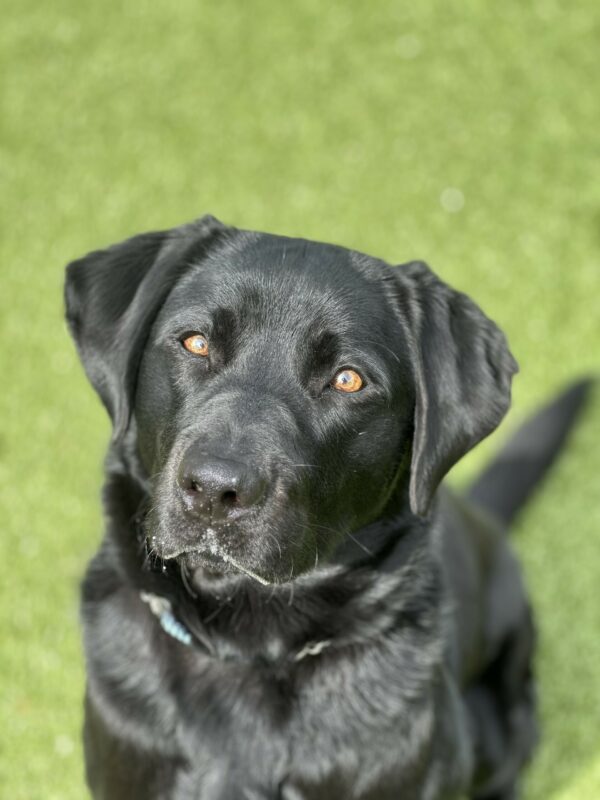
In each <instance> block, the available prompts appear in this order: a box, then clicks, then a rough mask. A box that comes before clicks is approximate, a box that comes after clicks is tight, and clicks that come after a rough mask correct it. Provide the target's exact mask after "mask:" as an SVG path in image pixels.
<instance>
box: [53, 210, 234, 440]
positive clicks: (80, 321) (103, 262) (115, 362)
mask: <svg viewBox="0 0 600 800" xmlns="http://www.w3.org/2000/svg"><path fill="white" fill-rule="evenodd" d="M227 230H228V229H227V227H226V226H225V225H223V224H222V223H221V222H219V221H218V220H216V219H215V218H214V217H210V216H205V217H202V218H201V219H199V220H196V221H195V222H191V223H189V224H187V225H182V226H181V227H179V228H173V229H171V230H167V231H156V232H153V233H143V234H140V235H139V236H134V237H133V238H132V239H127V241H125V242H121V243H120V244H115V245H113V246H112V247H108V248H107V249H106V250H96V251H94V252H92V253H89V254H88V255H87V256H84V257H83V258H80V259H79V260H78V261H73V262H72V263H71V264H69V265H68V266H67V275H66V283H65V303H66V310H67V322H68V324H69V328H70V331H71V334H72V335H73V338H74V339H75V343H76V345H77V350H78V351H79V355H80V357H81V361H82V362H83V366H84V368H85V371H86V373H87V375H88V378H89V379H90V381H91V383H92V385H93V386H94V388H95V389H96V391H97V392H98V394H99V395H100V398H101V399H102V402H103V403H104V405H105V406H106V409H107V410H108V413H109V414H110V416H111V418H112V421H113V426H114V437H115V438H117V437H118V436H120V435H121V434H123V433H124V431H125V430H126V428H127V425H128V422H129V417H130V413H131V402H132V398H133V393H134V388H135V381H136V377H137V370H138V366H139V361H140V357H141V353H142V350H143V347H144V344H145V341H146V338H147V336H148V333H149V331H150V327H151V325H152V322H153V320H154V319H155V317H156V315H157V313H158V311H159V309H160V306H161V305H162V303H163V302H164V300H165V298H166V296H167V295H168V293H169V291H170V289H171V288H172V287H173V285H174V283H175V282H176V281H177V278H178V277H179V276H180V275H181V274H182V273H183V272H184V271H185V270H186V269H187V267H188V266H189V262H190V260H191V259H192V258H194V259H196V258H201V257H202V255H204V254H205V253H206V252H208V250H209V249H210V248H211V247H212V246H213V245H214V244H215V242H216V241H217V240H218V239H219V238H221V236H222V235H223V234H224V233H225V231H227Z"/></svg>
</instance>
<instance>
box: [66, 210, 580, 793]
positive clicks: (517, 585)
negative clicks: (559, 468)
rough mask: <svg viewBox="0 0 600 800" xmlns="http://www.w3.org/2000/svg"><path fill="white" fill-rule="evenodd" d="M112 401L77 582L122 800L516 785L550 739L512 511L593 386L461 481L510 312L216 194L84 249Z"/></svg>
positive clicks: (74, 304) (502, 392)
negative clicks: (240, 215)
mask: <svg viewBox="0 0 600 800" xmlns="http://www.w3.org/2000/svg"><path fill="white" fill-rule="evenodd" d="M66 302H67V317H68V321H69V325H70V329H71V331H72V333H73V336H74V338H75V341H76V343H77V347H78V349H79V353H80V355H81V359H82V361H83V364H84V366H85V369H86V371H87V374H88V376H89V378H90V380H91V382H92V384H93V385H94V387H95V388H96V390H97V391H98V393H99V395H100V397H101V398H102V400H103V402H104V404H105V406H106V408H107V409H108V412H109V413H110V416H111V418H112V420H113V423H114V436H113V439H112V442H111V445H110V449H109V453H108V457H107V462H106V470H107V481H106V486H105V490H104V503H105V511H106V517H107V528H108V529H107V533H106V537H105V539H104V541H103V543H102V546H101V548H100V551H99V552H98V554H97V555H96V557H95V558H94V559H93V561H92V562H91V564H90V566H89V569H88V572H87V575H86V578H85V581H84V585H83V622H84V629H85V650H86V656H87V669H88V689H87V698H86V721H85V754H86V765H87V778H88V782H89V785H90V788H91V791H92V794H93V796H94V797H95V798H105V800H136V799H139V800H142V798H143V800H150V799H151V798H157V799H158V798H161V799H163V798H164V799H166V798H173V800H191V798H200V799H201V800H259V798H260V799H261V800H275V798H280V799H281V800H301V798H306V800H308V799H309V798H310V799H311V800H318V799H319V800H337V799H338V798H339V799H340V800H350V799H351V798H352V799H354V800H359V799H360V800H367V798H368V799H369V800H397V799H398V798H403V800H412V799H413V798H414V800H417V799H418V800H427V799H429V800H438V799H439V798H458V797H464V796H465V795H468V796H469V797H474V798H480V799H482V798H486V799H487V800H492V798H495V799H497V800H509V798H514V797H515V796H516V788H515V787H516V782H517V779H518V775H519V772H520V770H521V767H522V766H523V764H524V763H525V762H526V761H527V759H528V758H529V756H530V754H531V751H532V748H533V746H534V743H535V740H536V724H535V708H534V706H535V701H534V688H533V683H532V671H531V659H532V651H533V647H534V636H533V626H532V618H531V612H530V608H529V604H528V601H527V597H526V594H525V592H524V589H523V585H522V582H521V577H520V574H519V569H518V565H517V563H516V561H515V558H514V556H513V554H512V553H511V550H510V548H509V546H508V543H507V539H506V535H505V528H506V527H507V525H508V523H509V522H510V521H511V519H512V517H513V515H514V513H515V512H516V511H517V509H518V508H519V506H520V505H521V504H522V502H523V501H524V500H525V498H526V496H527V495H528V494H529V492H530V490H531V489H532V488H533V486H534V485H535V483H536V482H537V481H538V479H539V478H540V477H541V474H542V472H543V471H544V469H545V467H546V466H547V465H548V463H549V462H550V460H551V458H552V456H553V455H554V453H555V452H556V451H557V450H558V448H559V445H560V443H561V441H562V439H563V438H564V436H565V435H566V432H567V430H568V428H569V426H570V425H571V423H572V420H573V419H574V417H575V415H576V412H577V409H578V407H579V406H580V405H581V402H582V399H583V396H584V394H585V389H586V387H585V386H584V385H583V384H581V385H579V386H577V387H575V388H574V389H572V390H571V391H569V392H567V393H566V394H565V395H563V396H562V397H561V398H559V400H558V401H556V402H555V403H554V404H553V405H552V406H550V407H549V408H548V409H546V411H544V412H542V413H541V414H540V415H539V416H538V417H536V418H534V420H533V421H532V422H530V423H529V424H528V425H527V426H526V427H525V428H524V430H523V431H522V432H521V434H519V435H518V436H517V437H516V439H515V440H514V441H513V442H512V443H510V444H509V446H508V448H507V449H506V450H505V451H504V453H503V454H502V456H501V457H500V459H499V460H497V461H496V462H495V463H494V464H493V465H492V467H490V469H488V470H487V471H486V472H485V473H484V475H483V476H481V478H480V479H479V480H478V481H477V482H476V484H475V486H474V487H473V488H472V490H471V498H470V499H465V498H462V499H458V498H456V497H454V496H452V495H450V494H449V493H448V492H446V491H445V490H443V489H438V486H439V484H440V481H441V480H442V478H443V477H444V475H445V474H446V473H447V472H448V470H449V469H450V467H452V465H453V464H454V463H455V462H456V461H458V459H459V458H461V456H462V455H464V454H465V453H466V452H467V451H468V450H470V449H471V448H472V447H473V446H474V445H475V444H477V443H478V442H479V441H480V440H481V439H483V438H484V437H485V436H487V435H488V434H489V433H490V432H491V431H492V430H494V428H495V427H496V426H497V425H498V423H499V422H500V420H501V419H502V417H503V416H504V414H505V412H506V411H507V409H508V407H509V402H510V385H511V378H512V376H513V374H514V373H515V372H516V370H517V366H516V363H515V361H514V359H513V358H512V356H511V354H510V352H509V350H508V348H507V344H506V341H505V338H504V336H503V334H502V333H501V332H500V330H499V329H498V328H497V327H496V325H495V324H494V323H493V322H491V321H490V320H489V319H488V318H487V317H486V316H484V314H483V313H482V312H481V311H480V309H479V308H478V307H477V306H476V305H475V304H474V303H473V302H472V301H471V300H470V299H469V298H468V297H466V296H465V295H464V294H461V293H459V292H456V291H454V290H453V289H451V288H450V287H448V286H447V285H445V284H444V283H442V282H441V281H440V280H439V279H438V278H437V277H436V276H435V275H434V274H433V273H432V272H431V271H430V270H429V268H428V267H427V266H426V265H425V264H423V263H419V262H415V263H410V264H405V265H402V266H399V267H390V266H389V265H388V264H386V263H383V262H382V261H380V260H378V259H375V258H371V257H369V256H366V255H363V254H361V253H357V252H353V251H350V250H346V249H343V248H341V247H337V246H333V245H328V244H320V243H315V242H310V241H305V240H302V239H289V238H285V237H281V236H272V235H267V234H262V233H254V232H249V231H242V230H238V229H235V228H232V227H228V226H226V225H223V224H222V223H220V222H218V221H217V220H216V219H214V218H212V217H204V218H202V219H200V220H198V221H196V222H193V223H191V224H188V225H184V226H182V227H179V228H176V229H174V230H170V231H166V232H155V233H148V234H143V235H141V236H136V237H134V238H132V239H129V240H128V241H126V242H124V243H122V244H118V245H115V246H113V247H110V248H108V249H107V250H101V251H97V252H94V253H91V254H90V255H88V256H86V257H85V258H83V259H81V260H79V261H76V262H74V263H72V264H70V265H69V267H68V273H67V284H66Z"/></svg>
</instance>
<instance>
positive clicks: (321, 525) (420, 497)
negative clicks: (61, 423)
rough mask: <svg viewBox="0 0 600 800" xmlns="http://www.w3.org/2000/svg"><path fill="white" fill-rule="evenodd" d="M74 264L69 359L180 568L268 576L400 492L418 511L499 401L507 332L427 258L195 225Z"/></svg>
mask: <svg viewBox="0 0 600 800" xmlns="http://www.w3.org/2000/svg"><path fill="white" fill-rule="evenodd" d="M69 269H70V272H69V278H68V281H67V304H68V315H69V320H70V323H71V326H72V330H73V332H74V335H75V338H76V341H77V343H78V345H79V349H80V352H81V355H82V359H83V361H84V364H85V365H86V369H87V371H88V374H89V375H90V378H91V380H92V382H93V383H94V385H95V386H96V388H97V389H98V391H99V393H100V394H101V396H102V398H103V400H104V402H105V404H106V405H107V407H108V409H109V411H110V413H111V415H112V416H113V419H114V421H115V425H116V429H117V438H118V437H119V436H121V437H122V436H123V434H124V433H125V432H127V431H129V432H130V433H131V432H134V433H135V436H136V445H135V448H136V451H137V452H136V455H137V457H139V460H140V462H141V465H142V467H143V469H144V471H145V473H146V475H147V476H148V484H149V487H150V488H149V491H150V494H151V497H150V504H149V505H150V508H151V511H150V513H149V516H148V519H147V526H146V527H147V533H148V536H149V539H150V542H151V546H152V548H153V549H154V551H155V552H157V553H158V554H159V555H160V556H162V557H163V558H166V559H170V558H177V559H179V560H180V561H181V562H182V563H183V564H184V565H185V566H186V567H187V568H189V569H198V570H202V571H204V572H205V573H207V574H222V573H227V572H245V573H247V574H249V575H251V576H253V577H255V578H256V579H257V580H260V581H262V582H265V583H271V582H281V581H284V580H287V579H290V578H292V577H293V576H295V575H298V574H299V573H301V572H304V571H306V570H308V569H310V568H311V567H313V566H315V565H316V564H318V563H322V562H323V561H324V560H326V559H327V557H328V556H329V555H330V553H331V552H332V550H333V549H334V548H335V546H336V545H337V544H338V543H339V542H340V540H341V539H342V538H343V537H344V535H345V534H351V533H352V531H355V530H357V529H358V528H360V527H362V526H364V525H365V524H367V523H369V522H371V521H373V520H375V519H378V518H379V517H381V516H382V515H385V514H391V513H394V512H396V511H397V510H398V508H399V505H400V504H402V503H403V502H406V501H405V499H404V498H405V497H406V496H407V490H408V492H409V496H410V503H411V505H412V508H413V511H415V512H416V513H425V512H426V509H427V506H428V504H429V500H430V498H431V495H432V493H433V491H434V489H435V487H436V486H437V483H438V482H439V480H440V479H441V477H442V476H443V474H444V473H445V472H446V471H447V469H449V467H450V466H451V465H452V464H453V463H454V462H455V461H456V460H458V458H459V457H460V456H461V455H462V454H463V453H464V452H465V451H466V450H468V449H469V448H470V447H471V446H473V444H475V442H476V441H479V439H481V438H483V436H485V435H486V434H487V433H489V432H490V431H491V430H492V429H493V428H494V427H495V426H496V424H497V423H498V421H499V419H500V418H501V417H502V415H503V414H504V412H505V410H506V407H507V406H508V397H509V387H510V378H511V375H512V373H513V372H514V371H515V369H516V367H515V364H514V361H513V360H512V358H511V356H510V354H509V353H508V350H507V348H506V345H505V341H504V338H503V336H502V334H501V333H500V332H499V331H498V329H497V328H496V327H495V326H494V325H493V323H491V322H490V321H489V320H487V318H485V317H484V316H483V314H481V312H480V311H479V310H478V309H477V308H476V306H474V304H472V303H471V302H470V301H469V300H468V299H467V298H466V297H464V295H459V294H458V293H456V292H453V291H452V290H450V289H449V288H448V287H447V286H445V285H444V284H442V283H441V282H440V281H438V280H437V279H436V278H435V277H434V276H433V274H432V273H431V272H430V271H429V270H428V269H427V268H426V267H425V266H424V265H422V264H411V265H406V266H405V267H404V268H397V269H395V270H394V269H392V268H390V267H389V266H387V265H386V264H384V263H383V262H380V261H377V260H376V259H372V258H369V257H367V256H363V255H360V254H357V253H353V252H352V251H349V250H345V249H343V248H339V247H334V246H332V245H325V244H318V243H314V242H306V241H304V240H294V239H286V238H283V237H276V236H270V235H266V234H254V233H248V232H244V231H237V230H235V229H231V228H226V227H225V226H222V225H221V224H220V223H218V222H216V221H215V220H212V219H204V220H201V221H200V222H199V223H196V224H192V225H189V226H185V227H183V228H180V229H176V230H175V231H172V232H168V233H166V234H148V235H146V236H143V237H137V238H136V239H132V240H129V241H128V242H126V243H124V244H123V245H119V246H116V248H112V249H110V250H108V251H102V252H99V253H95V254H92V255H91V256H88V257H87V258H86V259H83V260H82V261H80V262H76V263H75V264H74V265H71V267H70V268H69ZM436 371H437V374H435V373H436ZM132 421H134V424H133V422H132ZM129 438H131V437H129Z"/></svg>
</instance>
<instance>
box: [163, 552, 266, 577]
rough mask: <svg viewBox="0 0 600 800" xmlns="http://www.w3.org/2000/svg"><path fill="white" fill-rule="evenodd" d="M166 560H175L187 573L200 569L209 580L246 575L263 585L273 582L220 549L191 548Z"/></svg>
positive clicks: (190, 573) (195, 572)
mask: <svg viewBox="0 0 600 800" xmlns="http://www.w3.org/2000/svg"><path fill="white" fill-rule="evenodd" d="M168 560H174V561H177V562H178V563H179V564H180V566H181V568H182V570H183V571H185V572H186V573H187V574H188V575H193V574H197V573H198V571H199V570H201V574H202V576H203V577H204V578H206V579H209V580H210V579H218V578H222V577H224V576H225V575H246V576H247V577H248V578H251V579H252V580H254V581H256V582H257V583H260V584H262V585H263V586H270V585H271V584H272V583H273V581H272V580H270V579H269V578H267V577H266V576H264V575H261V574H259V573H258V572H256V571H255V570H253V569H252V568H251V567H249V566H248V565H247V564H245V563H244V562H243V561H241V560H240V559H238V558H234V557H233V556H230V555H229V554H227V553H224V552H221V551H220V552H215V551H214V550H208V549H206V548H192V549H190V550H184V551H182V552H180V553H177V554H174V555H173V556H171V557H170V558H169V559H168Z"/></svg>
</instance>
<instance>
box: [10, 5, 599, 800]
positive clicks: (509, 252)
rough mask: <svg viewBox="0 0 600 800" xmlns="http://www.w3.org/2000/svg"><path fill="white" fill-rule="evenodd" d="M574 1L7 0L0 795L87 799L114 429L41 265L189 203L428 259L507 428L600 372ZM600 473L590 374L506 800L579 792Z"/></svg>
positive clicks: (587, 15)
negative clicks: (533, 729) (88, 592)
mask: <svg viewBox="0 0 600 800" xmlns="http://www.w3.org/2000/svg"><path fill="white" fill-rule="evenodd" d="M596 17H597V4H596V3H595V2H593V0H578V1H577V2H574V3H570V4H568V5H564V6H563V7H562V8H559V4H558V3H557V2H556V0H537V2H534V3H523V2H521V0H505V2H503V3H483V2H475V0H467V1H466V2H464V3H460V4H451V3H448V2H442V1H441V0H440V2H433V0H421V2H419V3H410V4H409V3H397V2H391V1H387V0H383V1H382V2H373V3H358V2H349V0H345V1H342V0H334V1H333V2H329V3H322V2H317V0H306V1H305V2H299V1H297V0H294V2H290V3H277V2H275V1H274V0H271V1H270V2H267V0H253V2H246V3H242V2H234V0H221V2H220V3H207V2H198V1H197V0H193V1H192V0H181V2H178V3H176V4H173V3H167V2H165V0H152V2H150V0H147V2H132V3H127V4H124V3H117V2H114V0H103V2H101V3H95V4H91V3H90V4H83V3H77V2H75V0H54V2H52V3H39V2H33V1H32V0H19V2H17V0H5V2H4V4H3V8H2V24H1V25H0V76H1V78H0V79H1V81H2V84H3V88H2V93H1V103H2V106H1V109H0V185H1V187H2V190H1V192H0V224H1V225H2V236H1V237H0V254H1V261H0V270H1V281H0V326H1V327H0V343H1V349H0V352H1V358H2V363H1V370H0V375H1V376H2V389H1V391H0V414H1V417H0V419H1V420H2V422H1V424H0V506H1V509H2V517H1V518H2V524H3V530H2V556H3V563H4V568H3V570H2V579H1V580H0V609H1V620H2V623H1V624H2V629H1V632H0V636H1V638H0V641H1V647H2V655H1V659H0V685H1V687H2V690H1V691H0V719H2V725H1V726H0V729H1V733H0V736H1V741H0V796H1V797H2V798H7V800H20V799H21V798H23V800H36V799H37V798H40V800H63V799H64V800H67V799H71V798H72V799H73V800H75V799H76V798H82V797H84V796H85V790H84V788H83V782H82V760H81V748H80V744H79V729H80V725H81V697H82V691H83V668H82V656H81V652H80V646H79V628H78V622H77V587H78V581H79V578H80V576H81V574H82V571H83V569H84V565H85V562H86V560H87V558H88V557H89V556H90V555H91V553H92V552H93V551H94V548H95V547H96V545H97V543H98V539H99V536H100V531H101V517H100V509H99V503H98V494H99V486H100V481H101V461H102V454H103V449H104V445H105V442H106V440H107V437H108V434H109V428H108V424H107V421H106V420H105V418H104V414H103V412H102V410H101V408H100V405H99V403H98V402H97V400H96V398H95V397H94V396H93V394H92V391H91V389H90V388H89V387H88V385H87V383H86V381H85V379H84V377H83V374H82V370H81V369H80V366H79V365H78V363H77V361H76V357H75V354H74V351H73V348H72V345H71V343H70V341H69V340H68V337H67V335H66V332H65V327H64V324H63V322H62V299H61V284H62V279H63V270H62V267H63V264H64V263H65V262H67V261H68V260H69V259H71V258H73V257H76V256H78V255H80V254H82V253H84V252H85V251H87V250H89V249H91V248H94V247H97V246H100V245H103V244H107V243H109V242H112V241H116V240H118V239H119V238H123V237H125V236H128V235H129V234H132V233H135V232H138V231H141V230H146V229H151V228H153V227H165V226H169V225H174V224H177V223H179V222H181V221H183V220H187V219H190V218H193V217H195V216H198V215H200V214H202V213H204V212H206V211H210V212H212V213H213V214H216V215H217V216H219V217H221V218H223V219H224V220H225V221H228V222H231V223H234V224H237V225H240V226H244V227H251V228H254V227H256V228H259V229H266V230H270V231H276V232H280V233H287V234H301V235H303V236H307V237H312V238H319V239H325V240H332V241H336V242H340V243H343V244H346V245H349V246H352V247H356V248H360V249H363V250H366V251H369V252H372V253H374V254H376V255H380V256H383V257H385V258H387V259H390V260H392V261H400V260H407V259H410V258H413V257H419V258H425V259H427V260H428V261H429V262H430V263H431V264H432V265H433V266H434V267H435V268H436V270H437V271H438V272H439V273H441V275H442V276H444V277H445V278H446V279H447V280H448V281H449V282H451V283H453V284H454V285H456V286H458V287H460V288H463V289H465V290H466V291H468V292H469V293H470V294H471V295H473V296H474V297H475V298H476V299H477V300H478V301H479V302H480V303H481V305H482V306H483V307H484V308H485V309H486V311H487V312H488V313H489V314H490V315H491V316H492V317H494V318H495V319H497V320H498V322H499V323H500V324H501V325H502V327H503V328H504V329H505V330H506V331H507V333H508V335H509V339H510V341H511V344H512V348H513V350H514V353H515V354H516V356H517V358H518V360H519V362H520V364H521V370H522V372H521V375H520V376H519V378H518V379H517V381H516V387H515V392H514V398H515V403H514V411H513V414H512V418H511V419H510V420H509V422H508V423H507V424H506V426H505V427H504V429H503V430H504V432H506V430H508V429H509V428H510V427H511V425H514V424H515V422H516V421H518V420H519V419H520V418H522V417H523V415H524V414H525V413H526V412H527V411H529V410H530V409H532V408H534V407H535V406H536V405H538V404H539V403H540V402H542V401H543V400H544V399H545V398H546V397H548V396H549V395H551V394H552V393H553V392H554V391H556V390H557V388H558V387H559V386H560V385H562V384H563V383H564V382H566V381H568V380H570V379H572V378H573V377H574V376H577V375H579V374H580V373H582V372H585V371H590V370H594V371H597V370H598V368H599V366H600V321H599V320H600V307H599V304H600V300H599V296H600V262H599V257H598V245H599V239H598V228H597V221H598V208H599V205H600V167H599V160H598V144H597V132H598V129H599V127H600V125H599V123H600V120H599V118H598V114H597V113H596V110H597V76H598V71H599V67H600V64H599V61H598V47H597V40H596V39H595V38H594V35H593V33H594V32H593V24H594V22H595V21H596V20H595V18H596ZM449 188H450V189H455V190H458V191H459V192H460V195H459V194H457V193H456V192H450V193H448V192H447V191H445V190H447V189H449ZM461 197H462V199H463V200H464V205H463V207H462V208H461V209H460V210H455V211H451V210H450V211H449V210H447V209H446V208H444V203H445V204H446V207H447V206H448V203H450V205H452V201H453V200H454V201H456V198H458V201H460V200H461ZM441 198H442V199H441ZM457 205H460V202H457V203H456V202H455V205H454V206H453V208H456V206H457ZM503 435H504V433H503V432H502V431H501V432H500V433H498V434H497V435H496V436H494V437H492V440H491V441H490V443H489V444H486V446H484V447H483V448H480V450H479V451H478V452H477V453H476V454H475V455H474V456H473V457H471V458H469V459H467V461H466V462H465V463H464V464H463V465H461V467H459V469H458V470H457V473H456V476H455V478H454V479H455V480H457V481H458V482H461V481H464V480H466V479H467V478H468V477H469V476H470V475H472V474H473V473H474V471H476V470H477V468H478V467H479V466H480V465H481V463H482V460H483V459H484V458H485V457H487V456H489V454H490V453H491V452H493V450H494V448H495V447H497V446H498V444H499V443H500V442H501V440H502V437H503ZM599 475H600V399H599V397H598V395H597V396H596V399H595V400H594V402H593V403H592V404H591V406H590V408H589V410H588V412H587V413H586V417H585V419H584V420H583V422H582V425H581V426H580V427H579V429H578V430H577V433H576V435H575V436H574V438H573V439H572V441H571V443H570V445H569V448H568V452H567V453H566V455H565V457H564V458H563V460H562V461H561V463H560V465H559V466H558V467H557V469H556V471H555V472H554V473H553V475H552V477H551V479H550V480H549V481H548V483H547V484H546V486H545V488H544V490H543V491H542V492H541V493H540V494H539V495H538V496H537V497H536V499H535V502H534V503H532V505H531V506H530V507H529V509H528V510H527V513H526V515H525V516H524V517H523V519H522V520H521V523H520V525H519V529H518V530H517V531H516V532H515V542H516V546H517V548H518V550H519V551H520V553H521V555H522V558H523V561H524V564H525V569H526V572H527V576H528V580H529V584H530V586H531V590H532V593H533V595H534V598H535V603H536V608H537V613H538V619H539V625H540V631H541V646H540V657H539V663H538V668H539V675H540V697H541V704H542V717H543V725H544V739H543V744H542V746H541V749H540V751H539V754H538V757H537V759H536V761H535V763H534V765H533V767H532V769H531V771H530V774H529V778H528V784H527V792H526V798H527V800H596V798H598V797H600V736H599V734H600V672H599V670H598V663H599V662H600V638H599V636H598V631H599V630H600V583H599V574H600V572H599V567H600V492H599V491H598V476H599Z"/></svg>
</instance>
